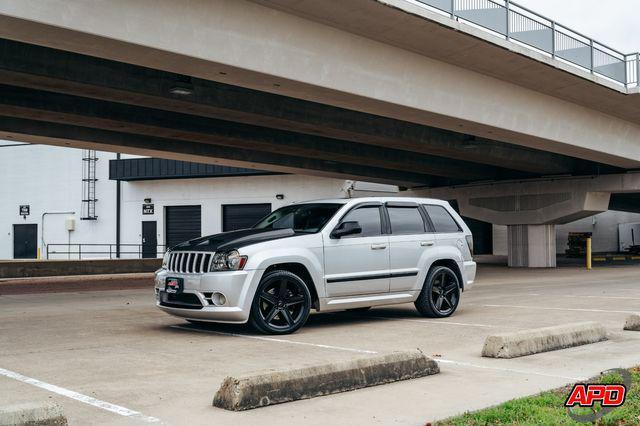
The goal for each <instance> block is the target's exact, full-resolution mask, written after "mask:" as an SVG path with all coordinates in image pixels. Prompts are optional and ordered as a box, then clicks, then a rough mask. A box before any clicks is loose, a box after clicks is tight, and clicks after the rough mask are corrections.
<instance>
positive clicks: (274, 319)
mask: <svg viewBox="0 0 640 426" xmlns="http://www.w3.org/2000/svg"><path fill="white" fill-rule="evenodd" d="M310 311H311V295H310V294H309V289H308V288H307V285H306V284H305V282H304V281H303V280H302V279H301V278H300V277H298V276H297V275H295V274H293V273H291V272H289V271H273V272H269V273H268V274H266V275H265V276H264V277H263V278H262V280H261V281H260V284H259V285H258V289H257V290H256V294H255V296H254V299H253V304H252V306H251V316H250V321H251V325H253V327H254V328H256V329H257V330H258V331H260V332H262V333H266V334H289V333H293V332H294V331H296V330H298V329H299V328H300V327H302V326H303V325H304V323H305V322H306V321H307V318H309V312H310Z"/></svg>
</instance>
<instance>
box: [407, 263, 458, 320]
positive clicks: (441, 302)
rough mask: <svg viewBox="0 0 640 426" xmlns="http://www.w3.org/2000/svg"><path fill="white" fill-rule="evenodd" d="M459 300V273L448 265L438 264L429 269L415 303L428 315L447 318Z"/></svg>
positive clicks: (420, 310)
mask: <svg viewBox="0 0 640 426" xmlns="http://www.w3.org/2000/svg"><path fill="white" fill-rule="evenodd" d="M459 302H460V280H459V279H458V275H457V274H456V273H455V272H453V271H452V270H451V269H450V268H447V267H446V266H436V267H434V268H432V269H431V270H430V271H429V274H428V275H427V279H426V280H425V283H424V286H423V287H422V292H421V293H420V296H418V299H417V300H416V302H415V305H416V308H417V309H418V311H419V312H420V313H421V314H422V315H424V316H426V317H430V318H445V317H448V316H451V315H452V314H453V313H454V312H455V311H456V308H457V307H458V303H459Z"/></svg>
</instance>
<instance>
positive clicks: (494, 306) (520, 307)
mask: <svg viewBox="0 0 640 426" xmlns="http://www.w3.org/2000/svg"><path fill="white" fill-rule="evenodd" d="M469 305H471V303H469ZM479 306H483V307H485V308H516V309H534V310H536V309H537V310H541V311H572V312H603V313H611V314H634V313H636V312H635V311H614V310H606V309H581V308H549V307H543V306H522V305H479Z"/></svg>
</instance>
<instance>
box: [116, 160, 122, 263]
mask: <svg viewBox="0 0 640 426" xmlns="http://www.w3.org/2000/svg"><path fill="white" fill-rule="evenodd" d="M119 159H120V154H119V153H118V154H116V160H119ZM120 186H121V181H120V179H118V180H117V181H116V259H120V191H121V188H120Z"/></svg>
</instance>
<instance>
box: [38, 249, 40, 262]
mask: <svg viewBox="0 0 640 426" xmlns="http://www.w3.org/2000/svg"><path fill="white" fill-rule="evenodd" d="M39 259H40V247H38V260H39Z"/></svg>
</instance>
